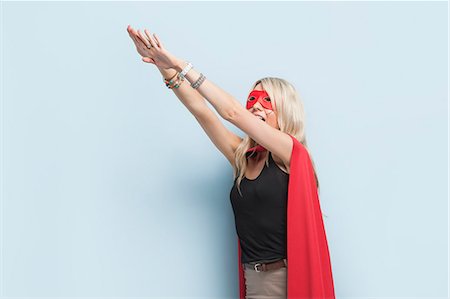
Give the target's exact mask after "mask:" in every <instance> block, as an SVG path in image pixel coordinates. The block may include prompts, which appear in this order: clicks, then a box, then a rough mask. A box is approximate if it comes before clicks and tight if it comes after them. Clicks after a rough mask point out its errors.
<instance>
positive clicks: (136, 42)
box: [128, 28, 140, 46]
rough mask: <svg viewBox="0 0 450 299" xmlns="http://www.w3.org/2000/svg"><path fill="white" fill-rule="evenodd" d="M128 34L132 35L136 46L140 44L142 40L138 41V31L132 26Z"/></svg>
mask: <svg viewBox="0 0 450 299" xmlns="http://www.w3.org/2000/svg"><path fill="white" fill-rule="evenodd" d="M128 34H129V35H130V37H131V38H132V39H133V41H134V43H135V44H136V46H138V45H139V43H140V40H139V41H138V38H137V36H136V33H135V32H134V31H133V29H132V28H130V31H129V32H128Z"/></svg>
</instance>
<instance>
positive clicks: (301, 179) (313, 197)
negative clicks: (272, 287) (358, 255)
mask: <svg viewBox="0 0 450 299" xmlns="http://www.w3.org/2000/svg"><path fill="white" fill-rule="evenodd" d="M289 136H291V138H292V140H293V147H292V156H291V161H290V172H289V183H288V201H287V298H288V299H294V298H295V299H330V298H332V299H334V298H335V294H334V283H333V275H332V271H331V261H330V254H329V250H328V244H327V238H326V233H325V227H324V224H323V219H322V211H321V208H320V203H319V196H318V193H317V186H316V181H315V177H314V169H313V166H312V162H311V159H310V157H309V154H308V151H307V150H306V148H305V147H304V146H303V144H301V143H300V142H299V141H298V140H297V139H296V138H295V137H293V136H292V135H290V134H289ZM238 262H239V264H238V269H239V298H240V299H245V276H244V269H243V267H242V263H241V246H240V242H239V237H238Z"/></svg>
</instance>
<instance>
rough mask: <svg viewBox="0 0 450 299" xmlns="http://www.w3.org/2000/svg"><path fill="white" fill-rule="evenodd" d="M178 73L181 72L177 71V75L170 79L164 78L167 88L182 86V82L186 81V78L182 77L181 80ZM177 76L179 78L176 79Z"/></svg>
mask: <svg viewBox="0 0 450 299" xmlns="http://www.w3.org/2000/svg"><path fill="white" fill-rule="evenodd" d="M178 74H179V73H178V72H176V73H175V75H174V76H173V77H172V78H170V79H165V78H163V79H164V80H163V81H164V83H165V84H166V86H167V88H169V89H172V88H179V87H180V86H181V84H182V83H183V81H184V78H182V79H181V80H180V78H179V77H178V76H177V75H178ZM175 77H177V78H176V79H174V78H175Z"/></svg>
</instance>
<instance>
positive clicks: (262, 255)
mask: <svg viewBox="0 0 450 299" xmlns="http://www.w3.org/2000/svg"><path fill="white" fill-rule="evenodd" d="M236 181H237V178H236V179H235V180H234V183H233V187H232V188H231V191H230V201H231V205H232V208H233V212H234V217H235V225H236V232H237V235H238V237H239V241H240V244H241V248H242V251H241V253H242V256H241V262H242V263H249V262H271V261H275V260H279V259H283V258H286V242H287V239H286V216H287V206H286V204H287V196H288V183H289V174H287V173H285V172H284V171H282V170H281V169H280V168H279V167H278V165H276V163H275V161H274V160H273V158H272V154H271V153H270V152H269V166H266V164H265V163H264V168H263V170H262V171H261V173H260V175H259V176H258V177H257V178H256V179H254V180H249V179H247V178H246V177H244V178H243V179H242V181H241V185H240V189H241V192H242V197H241V195H240V194H239V191H238V189H237V184H236Z"/></svg>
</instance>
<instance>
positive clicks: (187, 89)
mask: <svg viewBox="0 0 450 299" xmlns="http://www.w3.org/2000/svg"><path fill="white" fill-rule="evenodd" d="M158 69H159V71H160V72H161V75H162V76H163V77H164V78H165V79H170V78H172V77H173V76H174V75H175V74H176V73H177V71H176V70H174V69H163V68H159V67H158ZM161 81H162V80H161ZM161 83H163V82H161ZM172 91H173V92H174V94H175V95H176V96H177V97H178V99H180V101H181V102H182V103H183V105H184V106H186V108H187V109H188V110H189V111H190V112H191V113H192V114H193V115H194V116H200V114H201V113H203V112H204V111H205V110H204V109H209V107H208V106H207V105H206V102H205V99H204V98H203V97H202V96H201V94H200V93H198V92H197V91H196V90H195V89H193V88H192V87H191V86H190V85H189V83H188V82H183V84H181V86H180V87H178V88H172Z"/></svg>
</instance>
